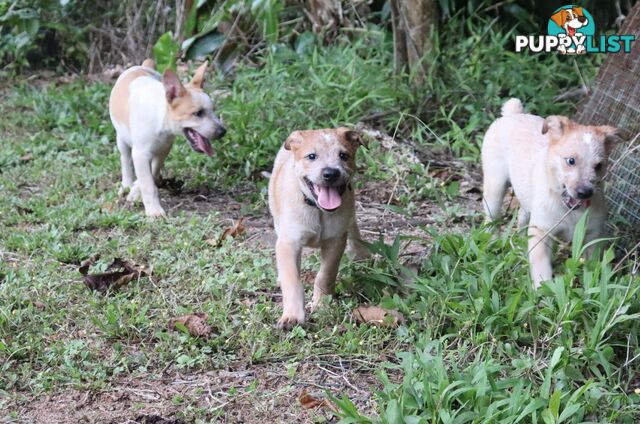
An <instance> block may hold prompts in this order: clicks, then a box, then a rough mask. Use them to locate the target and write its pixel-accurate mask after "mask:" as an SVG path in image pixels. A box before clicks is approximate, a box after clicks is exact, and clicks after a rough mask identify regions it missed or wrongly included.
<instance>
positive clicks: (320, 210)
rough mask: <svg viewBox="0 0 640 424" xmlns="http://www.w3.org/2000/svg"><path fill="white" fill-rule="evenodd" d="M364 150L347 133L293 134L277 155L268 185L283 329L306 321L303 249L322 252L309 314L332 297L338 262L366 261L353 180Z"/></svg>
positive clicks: (342, 130) (351, 133)
mask: <svg viewBox="0 0 640 424" xmlns="http://www.w3.org/2000/svg"><path fill="white" fill-rule="evenodd" d="M360 144H362V140H361V139H360V136H359V135H358V133H357V132H355V131H351V130H349V129H348V128H337V129H323V130H308V131H295V132H293V133H292V134H291V135H290V136H289V137H288V138H287V140H286V141H285V142H284V145H283V146H282V148H281V149H280V152H278V155H277V157H276V160H275V164H274V166H273V172H272V174H271V179H270V180H269V210H270V211H271V215H272V216H273V222H274V226H275V230H276V234H277V236H278V240H277V242H276V262H277V268H278V281H279V283H280V287H281V288H282V297H283V312H282V317H281V318H280V320H279V321H278V327H279V328H285V329H290V328H291V327H293V326H295V325H296V324H302V323H304V320H305V309H304V288H303V287H302V283H301V282H300V262H301V254H302V249H303V247H315V248H320V257H321V264H320V270H319V271H318V274H317V275H316V279H315V282H314V287H313V297H312V299H311V310H314V309H316V308H317V307H318V306H319V305H320V304H321V302H322V299H323V298H324V297H325V296H331V295H332V294H333V293H334V287H335V282H336V277H337V274H338V267H339V265H340V258H342V254H343V253H344V251H345V248H347V253H349V254H350V256H353V257H356V258H362V257H365V256H367V255H368V252H367V250H366V248H365V247H364V245H363V244H362V240H361V238H360V232H359V231H358V226H357V224H356V216H355V199H354V193H353V188H352V186H351V179H352V178H353V174H354V173H355V170H356V163H355V157H356V150H357V149H358V146H360Z"/></svg>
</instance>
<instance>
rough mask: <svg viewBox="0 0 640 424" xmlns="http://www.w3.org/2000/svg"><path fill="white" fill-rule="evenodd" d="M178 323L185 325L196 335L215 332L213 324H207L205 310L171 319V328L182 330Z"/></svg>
mask: <svg viewBox="0 0 640 424" xmlns="http://www.w3.org/2000/svg"><path fill="white" fill-rule="evenodd" d="M177 324H180V325H182V326H184V328H186V329H187V331H188V332H189V334H191V335H192V336H194V337H207V336H209V335H210V334H211V333H212V332H213V329H212V328H211V326H210V325H209V324H207V314H205V313H204V312H196V313H193V314H190V315H183V316H181V317H178V318H174V319H171V320H169V328H170V329H171V330H180V328H179V326H178V325H177Z"/></svg>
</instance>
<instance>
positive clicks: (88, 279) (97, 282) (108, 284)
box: [78, 254, 150, 294]
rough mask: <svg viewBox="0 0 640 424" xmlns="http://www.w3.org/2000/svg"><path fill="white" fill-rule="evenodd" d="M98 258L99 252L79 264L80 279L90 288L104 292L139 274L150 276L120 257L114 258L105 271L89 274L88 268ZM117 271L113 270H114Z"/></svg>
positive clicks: (125, 282) (138, 276)
mask: <svg viewBox="0 0 640 424" xmlns="http://www.w3.org/2000/svg"><path fill="white" fill-rule="evenodd" d="M98 259H100V254H97V255H94V256H92V257H90V258H89V259H86V260H84V261H82V263H81V264H80V268H79V269H78V271H80V274H82V275H83V278H82V280H83V281H84V284H85V285H86V286H87V287H88V288H89V289H91V290H94V291H97V292H99V293H102V294H105V293H107V291H108V290H111V291H116V290H118V289H119V288H121V287H122V286H124V285H125V284H127V283H129V282H130V281H133V280H136V279H138V278H140V277H141V276H147V277H150V275H149V273H147V272H146V271H144V270H143V269H142V268H141V267H139V266H137V265H133V264H132V263H130V262H128V261H126V260H124V259H120V258H114V259H113V262H111V265H109V266H108V267H107V271H106V272H101V273H97V274H89V268H90V267H91V265H93V264H94V263H96V261H97V260H98ZM116 269H117V271H114V270H116Z"/></svg>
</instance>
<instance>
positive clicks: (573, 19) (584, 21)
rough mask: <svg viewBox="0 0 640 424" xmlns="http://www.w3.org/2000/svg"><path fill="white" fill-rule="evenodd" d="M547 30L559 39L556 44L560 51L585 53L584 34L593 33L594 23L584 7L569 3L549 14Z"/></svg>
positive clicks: (590, 34)
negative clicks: (558, 42)
mask: <svg viewBox="0 0 640 424" xmlns="http://www.w3.org/2000/svg"><path fill="white" fill-rule="evenodd" d="M548 32H549V35H555V36H557V37H558V38H560V39H561V41H560V44H559V46H558V51H559V52H560V53H562V54H567V53H574V54H585V53H586V52H587V50H586V48H585V45H584V41H585V36H587V35H589V36H593V35H594V34H595V25H594V23H593V17H592V16H591V14H590V13H589V12H588V11H587V10H586V9H585V8H583V7H579V6H574V5H569V6H563V7H561V8H560V9H558V10H556V11H555V13H554V14H553V15H551V18H549V24H548ZM565 37H567V38H565Z"/></svg>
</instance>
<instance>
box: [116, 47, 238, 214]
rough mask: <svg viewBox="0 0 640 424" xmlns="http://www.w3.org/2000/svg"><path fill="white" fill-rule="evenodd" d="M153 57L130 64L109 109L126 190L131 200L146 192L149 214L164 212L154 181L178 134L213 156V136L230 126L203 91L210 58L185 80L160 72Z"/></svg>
mask: <svg viewBox="0 0 640 424" xmlns="http://www.w3.org/2000/svg"><path fill="white" fill-rule="evenodd" d="M154 67H155V65H154V63H153V61H152V60H151V59H147V60H145V61H144V62H143V64H142V66H134V67H132V68H129V69H127V70H126V71H124V72H123V73H122V75H120V77H119V78H118V80H117V81H116V84H115V86H114V87H113V90H111V97H110V98H109V115H110V116H111V122H112V123H113V126H114V128H115V129H116V141H117V143H118V150H120V164H121V167H122V191H124V190H126V189H129V190H130V191H129V195H128V196H127V201H129V202H136V201H138V200H139V199H140V197H142V203H143V204H144V209H145V212H146V214H147V216H150V217H159V216H164V215H165V212H164V209H163V208H162V206H161V205H160V198H159V197H158V188H157V187H156V181H158V179H159V178H160V171H161V170H162V166H163V164H164V160H165V158H166V157H167V155H168V154H169V151H170V150H171V147H172V146H173V139H174V137H175V136H176V135H179V134H184V136H185V137H186V139H187V140H188V141H189V144H190V145H191V148H192V149H193V150H195V151H196V152H199V153H206V154H207V155H209V156H211V155H212V154H213V149H212V148H211V142H210V140H212V139H217V138H220V137H222V136H223V135H224V134H225V132H226V130H225V128H224V127H223V125H222V123H221V122H220V120H219V119H218V117H217V116H216V115H215V114H214V113H213V106H212V103H211V99H210V98H209V96H208V95H207V94H205V93H204V92H203V91H202V84H203V81H204V72H205V70H206V69H207V62H205V63H203V64H202V65H201V66H200V67H199V68H198V69H197V70H196V72H195V74H194V76H193V79H192V80H191V81H190V82H189V83H188V84H186V85H182V84H181V83H180V80H178V77H177V76H176V74H175V73H173V72H172V71H171V70H167V71H165V72H164V75H160V74H159V73H158V72H156V70H155V69H154Z"/></svg>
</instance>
